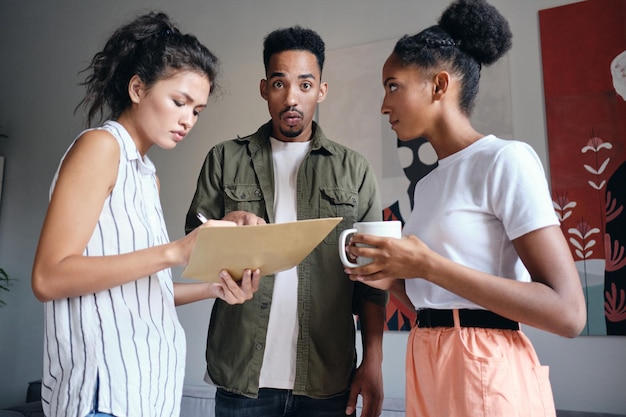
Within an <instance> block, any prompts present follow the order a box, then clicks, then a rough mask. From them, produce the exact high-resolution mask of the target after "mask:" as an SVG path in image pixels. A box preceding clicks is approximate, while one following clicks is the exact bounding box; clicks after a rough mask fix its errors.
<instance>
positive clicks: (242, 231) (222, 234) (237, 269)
mask: <svg viewBox="0 0 626 417" xmlns="http://www.w3.org/2000/svg"><path fill="white" fill-rule="evenodd" d="M341 219H342V218H341V217H330V218H324V219H311V220H300V221H297V222H289V223H278V224H262V225H256V226H238V227H202V228H200V230H198V238H197V239H196V244H195V246H194V248H193V250H192V252H191V258H190V259H189V264H188V265H187V267H186V268H185V270H184V271H183V277H185V278H194V279H198V280H202V281H209V282H220V278H219V273H220V271H221V270H222V269H226V270H228V272H230V274H231V275H232V277H233V278H234V279H236V280H239V279H241V276H242V274H243V271H244V269H246V268H249V269H256V268H259V269H260V270H261V276H264V275H271V274H274V273H276V272H280V271H285V270H287V269H290V268H293V267H294V266H296V265H298V264H299V263H300V262H302V260H303V259H304V258H305V257H306V256H307V255H308V254H309V253H311V251H312V250H313V249H315V247H316V246H317V245H319V243H320V242H321V241H322V239H324V238H325V237H326V236H327V235H328V234H329V233H330V232H331V231H332V230H333V229H334V228H335V226H337V224H339V222H340V221H341Z"/></svg>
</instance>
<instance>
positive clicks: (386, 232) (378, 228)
mask: <svg viewBox="0 0 626 417" xmlns="http://www.w3.org/2000/svg"><path fill="white" fill-rule="evenodd" d="M355 233H362V234H368V235H375V236H381V237H393V238H396V239H400V238H402V222H400V221H398V220H391V221H379V222H358V223H354V224H353V225H352V228H351V229H346V230H344V231H343V232H341V234H340V235H339V258H340V259H341V263H343V265H344V266H345V267H347V268H358V267H359V266H363V265H367V264H369V263H370V262H372V259H371V258H366V257H363V256H360V257H358V258H357V260H356V263H354V262H351V261H350V260H349V259H348V256H347V254H346V240H347V238H348V236H350V235H352V234H355ZM357 245H358V246H366V245H361V244H357Z"/></svg>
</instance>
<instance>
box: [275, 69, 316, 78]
mask: <svg viewBox="0 0 626 417" xmlns="http://www.w3.org/2000/svg"><path fill="white" fill-rule="evenodd" d="M284 76H285V73H284V72H280V71H276V72H272V73H271V74H270V76H269V78H277V77H284ZM269 78H268V79H269ZM308 78H312V79H315V75H313V74H312V73H310V72H309V73H306V74H300V75H298V79H301V80H306V79H308Z"/></svg>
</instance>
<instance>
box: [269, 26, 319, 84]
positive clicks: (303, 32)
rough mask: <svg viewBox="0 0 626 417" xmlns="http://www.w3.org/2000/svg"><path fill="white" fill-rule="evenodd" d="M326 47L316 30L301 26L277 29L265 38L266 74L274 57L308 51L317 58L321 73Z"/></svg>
mask: <svg viewBox="0 0 626 417" xmlns="http://www.w3.org/2000/svg"><path fill="white" fill-rule="evenodd" d="M325 49H326V45H325V44H324V41H323V40H322V38H321V37H320V35H318V34H317V32H315V31H314V30H311V29H306V28H303V27H301V26H298V25H296V26H292V27H289V28H284V29H277V30H275V31H273V32H271V33H270V34H269V35H267V36H266V37H265V40H264V42H263V64H264V65H265V72H266V73H267V67H268V65H269V62H270V58H271V57H272V55H274V54H277V53H279V52H284V51H308V52H311V53H312V54H313V55H315V57H316V58H317V65H318V66H319V68H320V73H321V72H322V69H323V68H324V58H325V52H324V51H325Z"/></svg>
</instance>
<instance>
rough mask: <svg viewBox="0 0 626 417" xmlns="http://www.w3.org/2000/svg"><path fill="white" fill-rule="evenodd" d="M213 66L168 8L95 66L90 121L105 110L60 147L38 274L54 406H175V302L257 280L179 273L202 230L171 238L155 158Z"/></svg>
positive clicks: (126, 416)
mask: <svg viewBox="0 0 626 417" xmlns="http://www.w3.org/2000/svg"><path fill="white" fill-rule="evenodd" d="M217 65H218V62H217V58H216V57H215V56H214V55H213V54H212V53H211V52H210V51H209V50H208V49H207V48H206V47H205V46H204V45H202V44H201V43H200V42H199V41H198V40H197V39H196V38H195V37H194V36H193V35H187V34H182V33H181V32H180V31H179V30H178V29H177V28H176V27H175V26H174V25H173V24H172V23H171V22H170V20H169V18H168V16H167V15H165V14H163V13H148V14H145V15H143V16H139V17H137V18H136V19H135V20H133V21H131V22H130V23H128V24H126V25H124V26H122V27H120V28H119V29H117V30H116V31H115V32H114V33H113V35H112V36H111V37H110V38H109V40H108V41H107V43H106V45H105V47H104V49H103V50H102V51H100V52H98V53H97V54H96V55H95V56H94V57H93V60H92V61H91V64H90V65H89V67H88V68H87V69H86V71H87V72H88V76H87V78H86V80H85V82H84V83H83V84H84V85H85V86H86V88H87V93H86V95H85V98H84V99H83V101H82V102H81V105H84V106H85V107H86V108H87V109H88V114H87V119H88V124H89V125H91V122H92V120H93V119H94V118H95V117H96V116H97V115H100V116H103V115H105V112H106V117H107V119H108V120H107V121H106V122H105V123H104V124H103V125H102V126H100V127H98V128H94V129H88V130H85V131H84V132H82V133H81V134H80V135H79V136H78V138H77V139H76V140H75V141H74V142H73V143H72V145H71V146H70V148H69V149H68V151H67V152H66V153H65V155H64V157H63V159H62V161H61V164H60V166H59V168H58V170H57V173H56V175H55V177H54V180H53V183H52V187H51V191H50V205H49V207H48V212H47V214H46V218H45V220H44V224H43V228H42V231H41V236H40V239H39V245H38V248H37V253H36V255H35V261H34V265H33V272H32V286H33V292H34V293H35V295H36V297H37V298H38V299H39V300H40V301H43V302H45V335H44V373H43V382H42V403H43V408H44V412H45V415H46V416H48V417H53V416H75V417H83V416H88V415H89V416H120V417H122V416H123V417H163V416H178V415H179V412H180V400H181V397H182V387H183V376H184V371H185V349H186V341H185V333H184V331H183V328H182V326H181V325H180V323H179V321H178V318H177V315H176V310H175V305H180V304H185V303H190V302H193V301H197V300H202V299H206V298H216V297H218V298H221V299H224V300H225V301H226V302H228V303H230V304H235V303H243V302H244V301H246V300H249V299H250V298H252V293H253V292H254V291H256V289H257V288H258V282H259V271H258V270H255V271H250V270H246V271H245V272H244V273H243V279H242V282H241V285H238V284H237V283H236V282H235V281H234V280H233V279H232V277H231V276H230V275H229V274H228V273H227V272H226V271H223V272H222V274H221V278H222V281H221V282H220V283H216V284H211V283H193V284H191V283H189V284H186V283H185V284H184V283H176V284H174V283H173V282H172V274H171V270H170V268H171V267H173V266H179V265H185V264H186V263H187V262H188V261H189V257H190V255H191V250H192V248H193V245H194V243H195V240H196V237H197V229H196V230H195V231H192V232H191V233H189V234H188V235H187V236H185V237H184V238H182V239H179V240H177V241H174V242H170V241H169V238H168V234H167V230H166V227H165V221H164V219H163V212H162V210H161V203H160V200H159V182H158V178H157V176H156V171H155V167H154V164H153V163H152V162H151V161H150V159H149V158H148V156H147V155H146V153H147V152H148V150H149V149H150V148H151V147H152V146H153V145H156V146H158V147H160V148H163V149H173V148H174V147H175V146H176V145H177V144H178V143H179V142H181V141H182V140H183V139H184V138H185V136H186V135H187V134H188V133H189V131H190V130H191V129H192V128H193V126H194V125H195V123H196V121H197V120H198V116H199V114H200V112H201V111H202V110H204V109H205V107H206V105H207V101H208V98H209V95H210V94H211V92H212V91H213V89H214V85H215V76H216V74H217V69H218V66H217ZM79 106H80V105H79ZM209 226H235V224H234V223H231V222H222V221H215V220H210V221H208V222H207V224H206V225H205V226H203V227H209Z"/></svg>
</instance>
